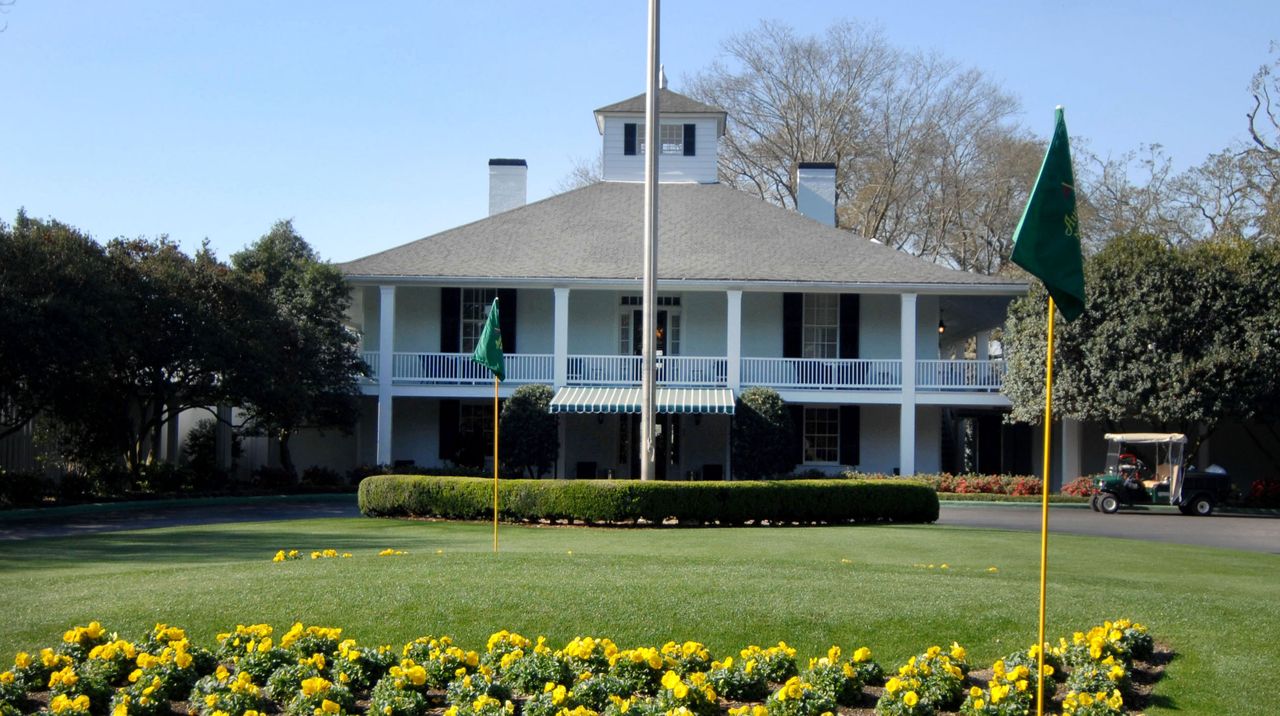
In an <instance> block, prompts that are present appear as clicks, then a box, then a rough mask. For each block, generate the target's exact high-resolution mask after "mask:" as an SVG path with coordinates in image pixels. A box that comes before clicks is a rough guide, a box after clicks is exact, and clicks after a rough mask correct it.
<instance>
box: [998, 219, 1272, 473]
mask: <svg viewBox="0 0 1280 716" xmlns="http://www.w3.org/2000/svg"><path fill="white" fill-rule="evenodd" d="M1085 287H1086V292H1087V294H1088V298H1087V303H1086V309H1085V312H1084V314H1083V315H1081V316H1080V317H1079V318H1078V319H1076V320H1075V321H1072V322H1070V323H1066V322H1063V321H1057V322H1055V326H1054V342H1055V348H1056V350H1055V357H1054V391H1053V404H1054V407H1055V409H1056V412H1057V413H1058V414H1059V415H1061V416H1064V417H1069V418H1075V419H1078V420H1086V421H1098V422H1103V423H1105V424H1107V425H1108V427H1113V428H1118V427H1121V426H1122V425H1123V424H1125V423H1128V424H1130V425H1134V424H1139V425H1143V426H1152V427H1155V428H1157V429H1160V430H1168V431H1176V432H1182V433H1185V434H1187V436H1188V438H1189V439H1190V440H1191V441H1192V443H1193V444H1192V445H1190V446H1189V449H1188V450H1187V454H1188V455H1194V454H1195V452H1196V448H1197V446H1198V443H1199V441H1200V440H1202V439H1203V438H1205V437H1207V436H1209V435H1210V434H1212V433H1213V431H1214V430H1215V429H1216V428H1217V427H1218V425H1219V424H1220V423H1222V421H1224V420H1229V419H1238V420H1247V419H1251V418H1255V417H1264V416H1265V414H1266V413H1267V412H1268V411H1269V410H1271V408H1270V407H1269V406H1271V405H1273V404H1274V402H1275V400H1276V397H1277V393H1278V387H1280V364H1278V363H1277V362H1276V361H1275V356H1276V355H1280V308H1277V306H1276V304H1275V300H1274V298H1275V296H1276V295H1277V292H1280V247H1276V246H1274V245H1266V246H1259V245H1256V244H1252V243H1249V242H1246V241H1243V240H1240V239H1213V240H1207V241H1203V242H1199V243H1196V244H1193V245H1190V246H1187V247H1184V248H1174V247H1171V246H1170V245H1169V244H1168V242H1166V241H1165V240H1163V239H1161V238H1157V237H1153V236H1147V235H1139V236H1122V237H1118V238H1116V239H1113V240H1112V241H1111V242H1110V243H1108V244H1107V245H1106V246H1105V247H1103V248H1102V249H1101V250H1100V251H1099V252H1098V253H1097V254H1095V255H1093V256H1092V257H1090V258H1089V259H1088V260H1086V262H1085ZM1046 303H1047V299H1046V296H1045V294H1044V291H1043V289H1042V288H1041V287H1040V286H1039V284H1038V283H1037V284H1034V287H1033V289H1032V291H1031V293H1030V294H1029V295H1028V296H1026V297H1025V298H1021V299H1018V300H1016V301H1014V302H1013V303H1012V304H1011V305H1010V307H1009V317H1008V323H1007V325H1006V331H1005V351H1006V357H1007V359H1008V365H1009V373H1008V375H1007V376H1006V378H1005V388H1004V390H1005V393H1006V394H1007V395H1008V396H1009V399H1010V400H1011V401H1012V402H1013V411H1012V417H1013V419H1014V420H1017V421H1021V422H1038V421H1039V420H1040V419H1041V418H1042V413H1043V410H1044V357H1045V353H1044V351H1045V343H1046V341H1045V338H1046V335H1045V306H1046Z"/></svg>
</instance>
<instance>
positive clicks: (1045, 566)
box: [1036, 296, 1054, 716]
mask: <svg viewBox="0 0 1280 716" xmlns="http://www.w3.org/2000/svg"><path fill="white" fill-rule="evenodd" d="M1053 313H1054V305H1053V296H1050V297H1049V317H1048V319H1047V322H1048V339H1047V340H1046V341H1045V358H1044V464H1043V468H1044V469H1043V472H1041V474H1042V475H1043V476H1044V477H1043V479H1042V481H1041V483H1040V623H1039V632H1038V634H1039V641H1037V642H1036V643H1037V644H1038V645H1039V647H1038V648H1037V649H1036V651H1037V652H1038V657H1037V674H1038V677H1037V678H1038V681H1036V716H1043V715H1044V622H1045V601H1046V600H1045V591H1046V589H1045V587H1046V584H1047V582H1048V575H1049V441H1050V439H1051V437H1052V435H1053V422H1052V421H1053Z"/></svg>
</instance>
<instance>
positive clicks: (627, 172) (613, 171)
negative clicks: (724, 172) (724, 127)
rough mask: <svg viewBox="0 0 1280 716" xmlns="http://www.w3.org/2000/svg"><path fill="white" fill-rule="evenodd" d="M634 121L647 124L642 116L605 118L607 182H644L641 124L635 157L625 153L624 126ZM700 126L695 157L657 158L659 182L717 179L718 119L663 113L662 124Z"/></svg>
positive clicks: (709, 181) (638, 128)
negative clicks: (640, 150)
mask: <svg viewBox="0 0 1280 716" xmlns="http://www.w3.org/2000/svg"><path fill="white" fill-rule="evenodd" d="M630 122H634V123H635V124H636V125H643V124H644V116H643V115H639V116H636V115H633V116H630V117H621V116H615V117H605V120H604V137H603V141H604V145H603V148H604V178H605V181H644V158H645V155H643V154H640V153H639V150H638V148H639V146H640V144H642V143H643V135H641V134H640V130H641V127H640V126H637V127H636V147H637V152H636V154H634V155H632V156H627V155H626V154H624V153H623V151H624V149H625V147H624V141H625V140H624V136H623V131H624V130H623V125H625V124H627V123H630ZM688 123H693V124H695V125H697V138H696V139H695V145H694V150H695V151H696V152H697V154H695V155H694V156H692V157H686V156H684V155H680V154H662V155H659V157H658V181H663V182H701V183H703V184H711V183H714V182H715V181H716V152H717V137H716V118H715V117H707V116H705V115H684V116H682V115H677V114H671V115H668V114H666V113H663V114H662V124H679V125H684V124H688Z"/></svg>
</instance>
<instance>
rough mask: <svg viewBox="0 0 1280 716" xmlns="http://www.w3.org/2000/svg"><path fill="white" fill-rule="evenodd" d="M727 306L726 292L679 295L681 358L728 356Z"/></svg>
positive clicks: (697, 292) (699, 292) (692, 292)
mask: <svg viewBox="0 0 1280 716" xmlns="http://www.w3.org/2000/svg"><path fill="white" fill-rule="evenodd" d="M728 303H729V300H728V298H727V297H726V296H725V293H724V292H723V291H687V292H685V293H682V294H680V305H681V316H680V320H681V326H682V331H683V332H682V335H681V343H680V353H681V354H682V355H687V356H723V355H725V341H726V340H727V334H726V332H725V317H726V313H727V312H728V310H729V309H728Z"/></svg>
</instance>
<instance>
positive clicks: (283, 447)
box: [277, 430, 298, 477]
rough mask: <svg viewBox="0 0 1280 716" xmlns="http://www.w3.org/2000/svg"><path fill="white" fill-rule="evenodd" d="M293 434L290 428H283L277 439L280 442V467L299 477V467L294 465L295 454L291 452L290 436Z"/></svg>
mask: <svg viewBox="0 0 1280 716" xmlns="http://www.w3.org/2000/svg"><path fill="white" fill-rule="evenodd" d="M291 436H292V431H290V430H281V431H280V434H279V435H278V436H277V440H279V442H280V468H281V469H283V470H284V471H285V472H287V473H289V474H290V475H291V476H293V477H297V476H298V468H297V467H295V466H294V464H293V454H292V453H290V452H289V438H290V437H291Z"/></svg>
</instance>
